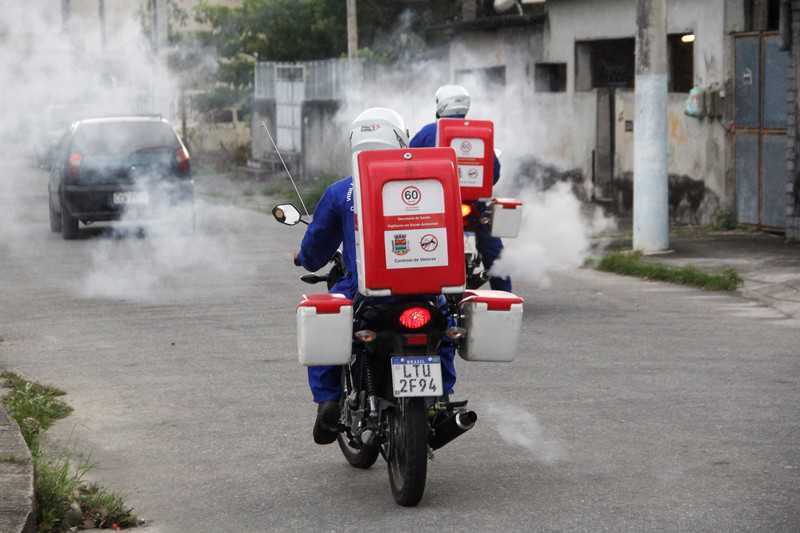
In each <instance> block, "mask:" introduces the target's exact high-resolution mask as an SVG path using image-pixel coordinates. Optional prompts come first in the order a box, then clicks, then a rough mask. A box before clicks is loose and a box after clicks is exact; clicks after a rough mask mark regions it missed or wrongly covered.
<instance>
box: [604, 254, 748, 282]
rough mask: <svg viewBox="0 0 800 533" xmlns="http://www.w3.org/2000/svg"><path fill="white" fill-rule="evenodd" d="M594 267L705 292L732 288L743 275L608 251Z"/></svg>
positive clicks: (728, 269)
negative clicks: (653, 261) (663, 262)
mask: <svg viewBox="0 0 800 533" xmlns="http://www.w3.org/2000/svg"><path fill="white" fill-rule="evenodd" d="M597 269H598V270H602V271H603V272H613V273H615V274H621V275H623V276H634V277H637V278H643V279H648V280H654V281H666V282H669V283H677V284H679V285H689V286H692V287H699V288H701V289H705V290H707V291H735V290H736V289H737V288H738V287H739V285H741V284H742V278H741V277H739V274H738V273H737V272H736V271H735V270H733V269H730V268H726V269H725V270H723V271H721V272H718V273H708V272H703V271H702V270H700V269H697V268H695V267H691V266H685V267H673V266H667V265H663V264H660V263H651V262H648V261H644V260H643V259H642V256H641V254H639V253H633V254H629V253H612V254H609V255H607V256H605V257H603V258H602V259H601V260H600V262H599V263H598V264H597Z"/></svg>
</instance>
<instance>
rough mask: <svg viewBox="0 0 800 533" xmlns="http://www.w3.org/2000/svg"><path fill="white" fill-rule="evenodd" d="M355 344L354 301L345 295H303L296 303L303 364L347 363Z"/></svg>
mask: <svg viewBox="0 0 800 533" xmlns="http://www.w3.org/2000/svg"><path fill="white" fill-rule="evenodd" d="M352 346H353V302H352V301H351V300H350V299H349V298H347V297H345V296H344V295H343V294H328V293H324V294H310V295H308V296H306V295H303V300H302V301H301V302H300V305H298V306H297V357H298V359H299V360H300V364H301V365H305V366H319V365H344V364H347V363H348V362H349V361H350V354H351V353H352Z"/></svg>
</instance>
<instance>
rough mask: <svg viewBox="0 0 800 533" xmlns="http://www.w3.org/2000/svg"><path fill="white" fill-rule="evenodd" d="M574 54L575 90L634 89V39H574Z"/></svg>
mask: <svg viewBox="0 0 800 533" xmlns="http://www.w3.org/2000/svg"><path fill="white" fill-rule="evenodd" d="M575 56H576V57H575V90H577V91H591V90H592V89H600V88H622V89H632V88H633V81H634V78H635V73H636V39H604V40H600V41H584V42H577V43H575Z"/></svg>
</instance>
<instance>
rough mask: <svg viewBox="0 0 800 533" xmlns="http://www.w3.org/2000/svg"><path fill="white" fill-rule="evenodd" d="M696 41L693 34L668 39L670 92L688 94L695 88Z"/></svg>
mask: <svg viewBox="0 0 800 533" xmlns="http://www.w3.org/2000/svg"><path fill="white" fill-rule="evenodd" d="M694 39H695V36H694V34H693V33H688V34H678V35H670V36H668V37H667V43H668V53H669V90H670V92H673V93H688V92H689V91H691V90H692V87H694Z"/></svg>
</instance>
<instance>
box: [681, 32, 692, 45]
mask: <svg viewBox="0 0 800 533" xmlns="http://www.w3.org/2000/svg"><path fill="white" fill-rule="evenodd" d="M694 39H695V35H694V33H687V34H686V35H683V36H681V42H682V43H685V44H689V43H693V42H694Z"/></svg>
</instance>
